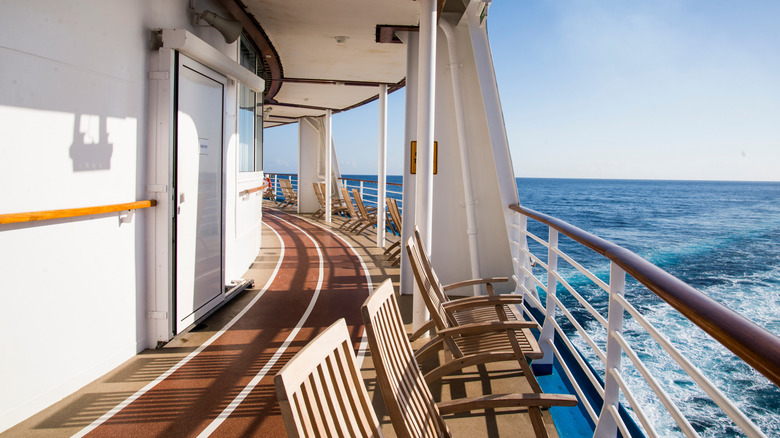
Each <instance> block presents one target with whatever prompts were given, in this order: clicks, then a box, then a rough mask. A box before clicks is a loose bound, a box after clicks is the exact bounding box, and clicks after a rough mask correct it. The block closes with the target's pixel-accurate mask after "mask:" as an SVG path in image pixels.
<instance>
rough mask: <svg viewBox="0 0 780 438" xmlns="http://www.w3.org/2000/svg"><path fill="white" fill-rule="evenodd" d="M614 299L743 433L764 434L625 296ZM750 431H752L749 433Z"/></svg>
mask: <svg viewBox="0 0 780 438" xmlns="http://www.w3.org/2000/svg"><path fill="white" fill-rule="evenodd" d="M615 299H616V300H617V301H618V302H619V303H620V305H621V306H623V308H624V309H626V311H628V313H630V314H631V316H633V317H634V320H636V322H638V323H639V324H640V325H641V326H642V327H643V328H644V329H645V331H647V333H649V334H650V336H652V337H653V339H655V341H656V342H658V345H660V346H661V348H663V349H664V351H666V353H668V354H669V356H670V357H671V358H672V359H674V361H675V362H677V363H678V364H679V365H680V367H682V369H683V370H684V371H685V372H686V373H687V374H688V376H690V377H691V379H693V381H694V382H696V384H697V385H698V386H699V388H701V389H702V391H704V392H705V393H706V394H707V395H708V396H710V398H711V399H712V401H714V402H715V404H717V405H718V406H719V407H720V408H721V409H722V410H723V412H725V413H726V415H728V416H729V418H731V420H732V421H734V423H736V424H737V426H738V427H739V428H740V429H742V431H744V432H745V433H747V434H748V436H754V437H764V436H765V435H764V434H763V433H762V432H761V430H760V429H759V428H758V427H756V425H755V424H753V422H752V421H750V419H749V418H747V417H746V416H745V414H744V413H742V411H741V410H739V408H737V407H736V406H735V405H734V403H733V402H732V401H731V400H730V399H729V398H728V397H726V395H725V394H723V392H721V391H720V389H718V388H717V387H716V386H715V385H713V383H712V382H711V381H710V379H708V378H707V376H705V375H704V374H702V373H701V371H700V370H699V369H698V368H697V367H696V366H695V365H693V364H692V363H691V362H690V361H689V360H688V358H686V357H685V356H683V355H682V354H681V353H680V352H679V351H678V350H677V348H675V347H674V345H672V343H671V342H670V341H669V339H667V338H666V336H664V335H663V333H661V332H659V331H658V330H656V328H655V327H654V326H653V325H652V324H650V322H649V321H648V320H647V319H645V317H644V316H642V314H641V313H639V311H638V310H636V308H635V307H634V306H632V305H631V303H629V302H628V301H627V300H626V299H625V297H622V296H615ZM751 432H752V433H751Z"/></svg>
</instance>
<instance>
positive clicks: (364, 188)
mask: <svg viewBox="0 0 780 438" xmlns="http://www.w3.org/2000/svg"><path fill="white" fill-rule="evenodd" d="M266 176H267V177H269V178H271V183H272V184H273V187H274V191H275V192H276V196H277V197H280V196H282V190H281V188H279V179H289V180H290V182H291V183H292V187H293V189H295V190H296V191H297V190H298V175H297V174H294V173H266ZM339 180H340V183H341V185H342V186H344V187H347V188H348V189H350V190H352V189H353V188H356V189H358V190H359V191H360V196H361V197H363V201H364V202H365V203H366V205H367V206H371V207H376V203H377V194H378V193H379V189H378V188H377V182H376V181H371V180H365V179H357V178H339ZM402 189H403V185H402V184H400V183H392V182H388V183H387V190H386V193H387V196H388V197H391V198H395V199H397V200H398V209H399V210H401V211H402V212H403V202H402V199H401V198H402V194H403V192H402Z"/></svg>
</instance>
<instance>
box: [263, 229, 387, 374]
mask: <svg viewBox="0 0 780 438" xmlns="http://www.w3.org/2000/svg"><path fill="white" fill-rule="evenodd" d="M275 217H276V216H275ZM299 218H300V219H303V220H305V221H306V222H308V223H310V224H312V225H314V226H315V227H318V228H321V229H323V230H325V231H327V232H329V233H330V234H333V235H334V236H336V238H338V239H339V240H341V241H342V242H344V244H345V245H347V246H348V247H349V249H351V250H352V253H353V254H355V257H357V258H358V260H360V266H361V267H362V268H363V273H364V274H365V275H366V284H367V285H368V294H369V295H371V294H372V293H374V285H373V283H372V282H371V274H370V273H369V272H368V267H367V266H366V263H365V262H364V261H363V257H361V256H360V254H358V252H357V251H356V250H355V247H353V246H352V244H350V243H349V242H347V240H346V239H344V238H343V237H341V236H340V235H339V234H337V233H336V232H334V231H333V230H332V229H330V228H326V227H325V226H323V225H320V224H318V223H317V222H314V221H312V220H309V219H306V218H305V217H303V216H299ZM367 352H368V338H367V337H366V331H365V330H363V337H362V339H361V340H360V345H359V346H358V351H357V353H356V356H357V367H358V369H360V368H363V360H364V359H365V358H366V353H367Z"/></svg>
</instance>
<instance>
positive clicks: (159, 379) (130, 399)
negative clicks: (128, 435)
mask: <svg viewBox="0 0 780 438" xmlns="http://www.w3.org/2000/svg"><path fill="white" fill-rule="evenodd" d="M266 226H268V228H269V229H270V230H271V231H273V232H274V234H276V237H277V238H278V239H279V244H280V245H281V248H282V250H281V253H280V254H279V261H277V262H276V267H275V268H274V271H273V272H272V273H271V277H270V278H269V279H268V281H266V282H265V285H264V286H263V289H262V290H260V292H258V294H257V295H256V296H255V297H254V298H253V299H252V301H250V302H249V303H247V305H246V306H244V308H243V310H241V312H239V313H238V315H236V316H234V317H233V319H231V320H230V322H228V323H227V324H226V325H225V326H224V327H223V328H222V329H221V330H220V331H218V332H217V333H214V335H213V336H212V337H211V338H209V339H208V340H207V341H206V342H204V343H203V345H201V346H200V347H198V348H197V349H196V350H195V351H193V352H192V353H190V354H188V355H187V357H185V358H184V359H182V360H180V361H179V363H177V364H176V365H174V366H173V367H171V368H170V369H168V371H166V372H164V373H163V374H161V375H160V376H159V377H157V378H156V379H154V380H153V381H151V382H149V383H148V384H147V385H146V386H144V387H143V388H141V389H139V390H138V391H137V392H136V393H135V394H133V395H131V396H130V397H128V398H127V399H125V400H124V401H123V402H122V403H120V404H118V405H116V406H115V407H114V408H113V409H111V410H110V411H108V412H106V413H105V414H103V416H102V417H100V418H98V419H97V420H95V421H93V422H92V424H90V425H89V426H87V427H85V428H84V429H81V430H80V431H78V432H77V433H75V434H74V435H73V437H83V436H84V435H86V434H88V433H89V432H91V431H93V430H94V429H95V428H97V427H98V426H100V425H101V424H103V423H104V422H106V421H107V420H108V419H109V418H111V417H113V416H114V415H116V414H117V413H118V412H119V411H121V410H122V409H124V408H125V407H127V405H129V404H130V403H132V402H134V401H135V400H136V399H137V398H139V397H141V396H142V395H144V394H145V393H146V392H148V391H149V390H150V389H152V388H154V387H155V386H157V384H159V383H160V382H162V381H163V380H165V379H166V378H167V377H168V376H170V375H171V374H173V373H174V372H175V371H176V370H178V369H179V368H181V367H182V366H184V364H186V363H187V362H189V361H190V360H191V359H192V358H194V357H195V356H197V355H198V354H200V352H202V351H203V350H205V349H206V347H208V346H209V345H211V344H212V343H213V342H214V341H216V340H217V339H218V338H219V337H220V336H222V335H223V334H224V333H225V332H226V331H227V330H228V329H230V327H232V326H233V324H235V323H236V322H237V321H238V320H239V319H241V317H242V316H244V314H245V313H246V312H248V311H249V309H250V308H251V307H252V306H254V305H255V303H256V302H257V301H258V300H259V299H260V297H262V296H263V294H264V293H265V291H266V290H268V288H269V287H270V286H271V284H272V283H273V281H274V279H275V278H276V274H277V273H278V272H279V268H280V267H281V266H282V260H284V253H285V247H284V241H283V240H282V236H280V235H279V233H277V232H276V230H274V229H273V228H272V227H271V226H270V225H269V224H266Z"/></svg>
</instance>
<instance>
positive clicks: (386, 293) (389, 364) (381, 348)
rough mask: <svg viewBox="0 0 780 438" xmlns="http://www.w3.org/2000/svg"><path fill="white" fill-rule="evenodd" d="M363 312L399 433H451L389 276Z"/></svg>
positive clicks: (389, 408) (384, 391)
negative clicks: (416, 353)
mask: <svg viewBox="0 0 780 438" xmlns="http://www.w3.org/2000/svg"><path fill="white" fill-rule="evenodd" d="M362 312H363V322H364V324H365V325H366V335H367V337H368V343H369V346H370V347H371V354H372V357H373V360H374V365H375V367H376V371H377V382H378V383H379V387H380V389H381V391H382V398H383V399H384V401H385V406H386V407H387V411H388V414H389V415H390V420H391V422H392V423H393V426H394V428H395V432H396V433H397V434H398V436H399V437H414V438H416V437H441V436H450V432H449V430H448V429H447V426H446V425H445V424H444V421H443V420H442V418H441V413H440V412H439V409H438V408H437V407H436V403H435V402H434V400H433V396H432V395H431V392H430V390H429V389H428V386H427V385H426V383H425V379H424V378H423V375H422V372H421V371H420V368H419V366H418V364H417V360H416V359H415V358H414V352H413V351H412V346H411V345H410V344H409V341H408V339H407V338H406V332H405V330H404V325H403V321H402V319H401V314H400V310H399V308H398V301H397V300H396V297H395V292H394V290H393V284H392V283H391V282H390V281H389V280H387V281H385V282H384V283H383V284H382V285H381V286H380V287H379V288H378V289H377V290H376V291H375V292H374V293H372V294H371V296H369V297H368V299H367V300H366V301H365V303H363V308H362Z"/></svg>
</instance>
